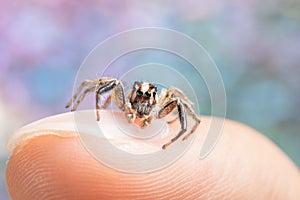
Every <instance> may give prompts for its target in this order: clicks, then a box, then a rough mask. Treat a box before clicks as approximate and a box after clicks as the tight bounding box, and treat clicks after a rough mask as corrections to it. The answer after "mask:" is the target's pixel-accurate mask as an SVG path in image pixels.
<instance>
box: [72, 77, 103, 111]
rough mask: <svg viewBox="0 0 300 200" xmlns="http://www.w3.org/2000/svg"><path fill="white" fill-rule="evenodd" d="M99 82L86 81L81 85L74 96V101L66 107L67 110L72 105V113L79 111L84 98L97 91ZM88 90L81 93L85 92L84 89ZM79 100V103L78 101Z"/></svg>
mask: <svg viewBox="0 0 300 200" xmlns="http://www.w3.org/2000/svg"><path fill="white" fill-rule="evenodd" d="M98 82H99V80H98V79H96V80H85V81H83V82H82V83H81V85H80V86H79V87H78V89H77V91H76V92H75V94H74V96H73V97H72V99H71V100H70V101H69V102H68V104H67V105H66V108H69V107H70V106H71V105H72V104H73V107H72V110H71V111H75V110H77V107H78V105H79V104H80V103H81V101H82V100H83V99H84V97H85V96H86V94H87V93H89V92H92V91H94V90H95V88H96V87H97V85H98ZM85 87H86V89H85V90H84V91H83V92H82V93H81V91H82V90H83V88H85ZM80 93H81V95H80V96H79V98H78V99H77V97H78V95H79V94H80ZM76 99H77V101H76Z"/></svg>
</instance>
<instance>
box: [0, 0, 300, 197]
mask: <svg viewBox="0 0 300 200" xmlns="http://www.w3.org/2000/svg"><path fill="white" fill-rule="evenodd" d="M299 10H300V3H299V2H297V1H293V0H287V1H284V2H279V1H263V2H262V1H258V0H255V1H237V0H231V1H230V0H229V1H222V2H221V1H216V0H213V1H192V0H188V1H170V0H165V1H163V0H160V1H133V0H131V1H121V0H116V1H109V0H105V1H96V0H87V1H73V0H47V1H38V0H25V1H1V2H0V122H1V126H0V141H1V143H2V144H3V145H1V146H0V151H1V152H2V153H1V156H2V159H3V160H5V159H7V157H8V152H7V151H6V149H5V145H4V143H5V141H6V140H7V138H8V137H9V135H10V134H11V132H12V131H14V130H15V129H17V128H19V127H21V126H22V125H25V124H27V123H30V122H32V121H35V120H38V119H40V118H43V117H46V116H49V115H54V114H59V113H62V112H66V111H67V110H65V108H64V106H65V103H66V102H67V101H68V100H69V98H70V96H71V95H72V89H73V82H74V79H75V76H76V72H77V70H78V68H79V66H80V64H81V63H82V61H83V60H84V58H85V57H86V56H87V54H88V53H89V52H90V51H91V50H92V49H93V48H94V47H95V46H96V45H97V44H99V43H100V42H102V41H103V40H105V39H106V38H107V37H109V36H112V35H114V34H117V33H119V32H121V31H124V30H128V29H132V28H141V27H163V28H169V29H174V30H177V31H180V32H182V33H185V34H187V35H189V36H190V37H192V38H193V39H195V40H196V41H198V42H199V43H200V44H202V45H203V46H204V47H205V48H206V50H207V51H208V52H209V53H210V55H211V56H212V58H213V59H214V61H215V62H216V64H217V65H218V67H219V70H220V72H221V74H222V77H223V79H224V83H225V87H226V92H227V98H228V109H227V111H228V115H227V117H229V118H231V119H234V120H237V121H242V122H244V123H246V124H248V125H250V126H252V127H254V128H256V129H258V130H259V131H260V132H262V133H264V134H265V135H267V136H268V137H269V138H271V139H272V140H273V141H274V142H275V143H276V144H277V145H279V146H280V147H281V148H282V149H283V150H284V151H285V152H286V153H287V154H288V155H289V156H290V157H291V158H292V159H293V160H294V161H295V162H296V163H297V164H298V166H299V165H300V157H299V155H300V148H299V142H300V135H299V128H300V127H299V124H300V112H299V109H298V107H299V104H300V95H299V91H300V79H299V73H300V68H299V64H300V56H299V52H300V45H299V44H300V26H299V24H300V12H299ZM158 76H159V74H158ZM92 78H93V77H92ZM202 106H203V110H204V113H203V114H206V115H209V114H210V112H209V109H205V108H206V107H207V106H208V105H202ZM91 108H92V106H91ZM4 167H5V166H3V170H2V172H4ZM3 174H4V173H3ZM3 177H4V175H2V178H3ZM3 179H4V178H3ZM0 187H2V188H4V187H5V184H4V182H3V183H2V184H1V185H0ZM1 195H2V196H1ZM0 198H1V199H5V198H8V197H7V194H6V192H5V189H3V190H1V193H0Z"/></svg>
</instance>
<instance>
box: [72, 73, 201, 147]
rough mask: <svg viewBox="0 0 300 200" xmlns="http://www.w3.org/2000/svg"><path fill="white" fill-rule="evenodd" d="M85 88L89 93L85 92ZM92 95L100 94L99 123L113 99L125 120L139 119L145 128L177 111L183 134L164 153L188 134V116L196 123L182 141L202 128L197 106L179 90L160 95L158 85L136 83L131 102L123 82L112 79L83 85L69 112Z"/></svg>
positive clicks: (133, 120) (163, 91) (87, 81)
mask: <svg viewBox="0 0 300 200" xmlns="http://www.w3.org/2000/svg"><path fill="white" fill-rule="evenodd" d="M84 88H85V90H84V91H83V92H81V91H82V90H83V89H84ZM92 91H95V92H96V118H97V121H99V120H100V109H105V108H106V107H107V106H108V105H109V103H110V102H111V99H113V101H114V103H115V104H116V105H117V106H118V108H119V109H121V110H122V111H123V112H125V116H126V117H127V119H128V121H129V122H131V123H133V122H135V121H136V119H139V126H140V127H141V128H145V127H147V126H148V125H149V124H150V123H151V120H152V119H153V118H157V119H161V118H163V117H165V116H166V115H168V114H169V113H171V112H172V111H173V110H174V109H175V108H176V109H177V111H178V118H179V121H180V125H181V130H180V131H179V133H178V134H177V135H176V136H175V137H174V138H172V139H171V140H170V141H169V142H167V143H166V144H164V145H163V146H162V148H163V149H165V148H166V147H167V146H169V145H170V144H172V143H173V142H174V141H176V140H177V139H178V138H179V137H180V136H182V135H183V134H184V133H185V132H186V131H187V119H186V114H189V115H191V116H192V117H193V119H194V120H195V122H196V123H195V125H194V126H193V127H192V129H191V131H190V132H189V133H188V134H187V135H185V136H184V137H183V139H182V140H186V139H187V138H188V137H189V136H190V135H191V134H192V133H193V132H194V131H195V130H196V128H197V127H198V125H199V124H200V118H199V116H198V115H197V114H196V113H195V112H194V110H193V108H192V107H193V103H192V102H191V101H190V100H189V99H188V98H187V97H186V96H185V95H184V93H183V92H182V91H181V90H179V89H178V88H175V87H171V88H169V89H162V90H161V92H160V94H159V95H158V94H157V87H156V86H155V85H154V84H151V83H146V82H138V81H136V82H134V84H133V87H132V89H131V91H130V93H129V95H128V98H126V97H125V94H124V87H123V84H122V83H121V81H120V80H118V79H115V78H111V77H102V78H100V79H96V80H85V81H83V82H82V84H81V85H80V87H79V88H78V89H77V91H76V93H75V94H74V96H73V98H72V99H71V100H70V101H69V103H68V104H67V106H66V108H68V107H70V106H71V105H72V104H73V108H72V111H74V110H76V109H77V107H78V105H79V104H80V102H81V101H82V100H83V98H84V97H85V95H86V94H87V93H89V92H92ZM110 91H111V93H110V95H109V97H108V98H107V99H106V101H105V102H104V104H103V105H102V106H100V97H101V95H102V94H104V93H107V92H110ZM77 97H78V98H77ZM76 99H77V101H76ZM176 119H177V118H176ZM174 121H176V120H172V121H171V122H168V123H172V122H174Z"/></svg>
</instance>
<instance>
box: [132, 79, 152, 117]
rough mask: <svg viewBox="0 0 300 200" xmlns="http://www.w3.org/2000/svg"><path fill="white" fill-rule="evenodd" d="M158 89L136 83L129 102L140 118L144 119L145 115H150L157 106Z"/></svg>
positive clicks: (147, 84)
mask: <svg viewBox="0 0 300 200" xmlns="http://www.w3.org/2000/svg"><path fill="white" fill-rule="evenodd" d="M156 93H157V88H156V87H155V86H154V85H152V84H150V83H145V82H135V83H134V86H133V88H132V91H131V94H130V99H129V102H130V104H131V108H132V109H134V110H136V114H137V116H138V117H140V118H142V117H143V116H144V115H149V114H150V112H151V110H152V108H153V107H154V106H155V104H156V99H157V95H156Z"/></svg>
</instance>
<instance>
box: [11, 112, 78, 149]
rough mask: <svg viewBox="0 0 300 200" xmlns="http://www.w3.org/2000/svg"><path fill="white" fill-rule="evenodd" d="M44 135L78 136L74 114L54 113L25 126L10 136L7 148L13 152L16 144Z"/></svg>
mask: <svg viewBox="0 0 300 200" xmlns="http://www.w3.org/2000/svg"><path fill="white" fill-rule="evenodd" d="M42 135H56V136H61V137H74V136H76V127H75V126H74V114H73V113H63V114H59V115H54V116H50V117H46V118H43V119H40V120H38V121H35V122H33V123H30V124H28V125H26V126H23V127H22V128H20V129H18V130H16V131H15V132H14V133H13V134H12V135H11V136H10V137H9V139H8V141H7V144H6V146H7V149H8V151H9V152H10V153H12V152H13V151H14V149H15V148H16V146H18V145H21V144H24V143H26V142H28V141H29V140H30V139H32V138H34V137H37V136H42Z"/></svg>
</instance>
